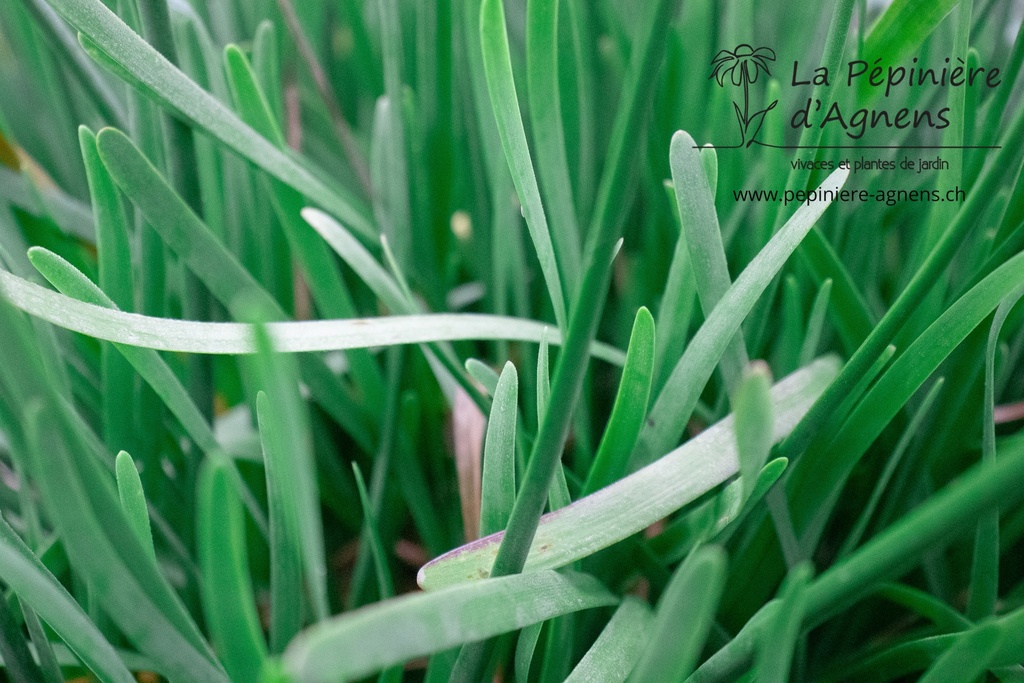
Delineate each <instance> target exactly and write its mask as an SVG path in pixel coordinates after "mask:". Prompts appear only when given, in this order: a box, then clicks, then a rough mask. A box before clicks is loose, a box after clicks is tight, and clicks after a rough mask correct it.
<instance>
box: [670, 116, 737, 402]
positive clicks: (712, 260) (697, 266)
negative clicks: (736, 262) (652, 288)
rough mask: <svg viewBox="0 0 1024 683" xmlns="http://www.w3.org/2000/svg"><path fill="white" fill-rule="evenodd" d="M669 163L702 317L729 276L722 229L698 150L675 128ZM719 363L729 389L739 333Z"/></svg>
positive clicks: (734, 380)
mask: <svg viewBox="0 0 1024 683" xmlns="http://www.w3.org/2000/svg"><path fill="white" fill-rule="evenodd" d="M669 166H670V167H671V169H672V185H673V187H674V188H675V194H676V204H677V206H678V207H679V220H680V224H681V225H682V228H683V230H684V231H685V232H686V244H687V247H688V248H689V250H690V261H691V263H692V264H693V274H694V277H695V278H696V281H697V295H698V297H700V303H701V308H702V309H703V310H704V316H705V318H706V317H707V316H709V315H711V312H712V311H713V310H714V308H715V306H717V305H718V303H719V302H720V301H721V299H722V297H723V296H724V295H725V293H726V292H727V291H728V290H729V287H730V285H732V279H731V278H730V277H729V265H728V263H727V262H726V259H725V246H724V245H723V244H722V231H721V229H720V228H719V227H718V214H717V213H716V212H715V197H714V194H713V193H712V192H711V185H710V183H709V181H708V176H707V173H706V172H705V169H704V163H703V161H702V160H701V152H700V150H699V149H697V146H696V143H694V141H693V138H692V137H690V136H689V134H687V133H686V132H685V131H677V132H676V133H675V135H673V136H672V143H671V146H670V148H669ZM719 362H720V364H721V367H722V376H723V377H724V378H725V386H726V387H727V388H728V389H729V390H730V391H731V390H733V389H734V388H735V386H736V383H737V382H739V379H740V376H741V375H742V374H743V368H744V367H745V366H746V365H747V349H746V345H745V344H744V342H743V334H742V332H740V333H738V334H737V335H736V336H735V337H733V339H731V340H730V341H729V345H728V347H727V348H726V350H725V352H724V353H723V354H722V358H721V360H720V361H719Z"/></svg>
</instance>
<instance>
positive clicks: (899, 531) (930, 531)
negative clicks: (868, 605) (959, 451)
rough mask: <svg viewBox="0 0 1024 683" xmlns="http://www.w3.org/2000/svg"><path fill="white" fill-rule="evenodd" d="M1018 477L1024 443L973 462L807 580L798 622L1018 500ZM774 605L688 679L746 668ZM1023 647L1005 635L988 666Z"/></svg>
mask: <svg viewBox="0 0 1024 683" xmlns="http://www.w3.org/2000/svg"><path fill="white" fill-rule="evenodd" d="M1021 477H1024V441H1017V442H1007V446H1006V447H1005V448H1004V449H1001V452H1000V454H999V457H998V458H997V459H996V461H995V463H983V464H980V465H976V466H974V467H973V468H971V470H970V471H968V472H967V473H966V474H964V475H962V476H961V477H959V478H958V479H957V480H956V481H954V482H953V483H952V484H950V485H949V486H947V487H946V488H944V489H942V490H941V491H938V492H937V493H935V494H934V495H932V496H931V497H929V498H928V499H927V500H926V501H924V502H923V503H921V504H920V505H919V506H917V507H916V508H914V509H913V510H911V511H910V512H909V513H908V514H907V515H906V516H905V517H903V518H902V519H900V520H899V521H898V522H896V523H895V524H893V525H892V526H890V527H888V528H887V529H886V530H885V531H883V532H881V533H880V534H878V535H877V536H875V537H874V538H872V539H871V540H870V541H868V542H867V543H865V544H864V546H863V547H862V548H860V549H859V550H858V551H857V552H855V553H853V554H851V555H850V556H849V557H847V558H846V559H844V560H841V561H839V562H837V563H835V564H833V565H832V566H831V567H829V568H828V569H827V570H826V571H825V572H823V573H822V574H821V576H819V577H818V578H817V579H816V580H815V581H813V582H812V583H811V584H810V585H809V586H808V588H807V611H806V617H805V621H804V624H805V627H809V626H814V625H816V624H819V623H821V622H822V621H824V620H825V619H826V618H828V617H829V616H832V615H834V614H837V613H838V612H840V611H841V610H843V609H845V608H846V607H847V606H849V605H850V604H851V603H852V602H854V601H855V600H857V599H858V598H860V597H863V596H864V595H865V594H866V593H868V592H870V590H871V589H872V587H874V586H876V585H877V584H879V583H881V582H884V581H886V580H891V579H893V578H897V577H899V576H901V575H902V574H904V573H906V572H907V571H909V570H910V569H912V568H913V567H914V566H915V565H916V564H917V563H918V562H919V561H920V559H921V557H922V556H923V555H924V554H926V553H929V552H934V551H935V550H937V549H939V548H942V547H944V546H945V545H946V544H948V543H949V541H950V540H952V539H953V538H955V537H956V536H957V535H958V533H962V531H963V529H964V528H965V527H968V526H969V525H970V524H971V523H973V522H974V521H976V520H977V518H978V517H979V516H980V515H981V514H982V513H983V512H985V511H987V510H988V509H989V508H991V507H992V506H993V505H998V506H999V507H1009V506H1011V505H1014V504H1016V503H1018V502H1019V501H1020V500H1021V499H1022V498H1024V488H1021V486H1020V481H1021ZM775 604H777V603H774V602H771V603H768V605H766V606H765V607H764V608H762V609H761V611H759V612H758V613H757V614H756V615H755V616H754V617H753V618H752V619H751V620H750V621H748V622H747V625H746V626H744V627H743V629H742V630H741V631H740V632H739V633H738V634H737V635H736V637H735V638H734V639H733V640H731V641H730V642H729V643H728V644H727V645H726V646H725V647H723V648H722V649H721V650H719V651H718V652H717V653H715V655H713V656H712V657H711V658H710V659H708V660H707V661H705V662H704V664H702V665H701V667H700V668H699V669H698V670H697V671H696V672H695V673H694V675H693V676H692V677H691V679H690V681H691V683H709V682H710V681H721V680H725V679H728V678H731V677H732V676H733V675H734V674H735V673H737V672H739V671H740V670H741V669H742V668H743V667H745V666H747V665H748V664H749V663H750V661H751V658H752V656H753V653H754V647H755V643H756V639H757V638H758V637H759V633H760V631H761V629H762V628H763V627H764V624H765V621H766V617H767V614H766V610H767V609H768V607H769V606H772V605H775ZM771 609H774V607H771ZM1020 632H1021V631H1020V624H1019V623H1018V624H1015V625H1014V626H1013V627H1012V628H1011V627H1010V626H1009V624H1008V625H1007V628H1006V629H1004V633H1005V634H1010V633H1015V634H1016V633H1020ZM937 645H938V644H937ZM1022 645H1024V639H1022V638H1020V637H1014V638H1004V640H1003V643H1002V645H1001V646H1000V648H999V649H998V651H997V653H996V654H995V655H994V657H993V661H992V662H991V664H992V665H1007V664H1011V663H1015V662H1017V661H1018V660H1019V658H1020V657H1019V652H1020V647H1021V646H1022Z"/></svg>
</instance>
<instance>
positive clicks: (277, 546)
mask: <svg viewBox="0 0 1024 683" xmlns="http://www.w3.org/2000/svg"><path fill="white" fill-rule="evenodd" d="M268 403H269V402H268V400H267V396H266V394H265V393H263V392H262V391H260V392H259V393H258V394H257V395H256V415H257V421H258V423H259V428H260V443H261V444H262V445H263V462H264V468H265V471H266V479H267V507H268V509H269V513H270V515H269V516H270V525H269V527H270V528H269V531H270V536H269V541H270V629H269V631H270V651H271V652H274V653H279V652H282V651H283V650H284V648H285V646H286V645H287V644H288V642H289V641H290V640H291V639H292V638H293V637H294V636H295V634H296V633H298V632H299V630H300V629H301V628H302V550H301V543H302V541H301V539H300V538H299V531H298V526H299V523H298V520H297V519H295V517H296V515H297V513H298V511H297V510H296V509H295V508H294V507H293V506H290V505H289V504H288V503H289V500H290V499H291V497H292V495H293V492H289V491H285V490H284V486H285V483H286V482H289V481H291V480H292V477H291V476H289V470H290V468H289V464H290V463H289V462H288V452H287V449H285V450H281V447H282V446H284V445H285V444H282V436H283V435H281V434H280V433H279V432H280V426H279V425H278V424H277V422H278V420H274V419H273V418H271V417H269V415H270V414H271V413H273V412H274V410H273V408H272V407H271V406H269V405H268ZM271 423H273V426H271Z"/></svg>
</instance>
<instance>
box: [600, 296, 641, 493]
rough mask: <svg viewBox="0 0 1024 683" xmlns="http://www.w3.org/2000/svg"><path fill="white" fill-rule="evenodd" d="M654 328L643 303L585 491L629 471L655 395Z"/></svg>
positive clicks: (634, 325) (607, 482) (635, 321)
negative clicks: (632, 455)
mask: <svg viewBox="0 0 1024 683" xmlns="http://www.w3.org/2000/svg"><path fill="white" fill-rule="evenodd" d="M654 329H655V328H654V318H652V317H651V313H650V311H648V310H647V309H646V308H644V307H641V308H640V310H638V311H637V312H636V318H635V319H634V320H633V331H632V332H631V333H630V336H629V347H628V348H627V349H626V364H625V365H624V366H623V368H622V379H621V380H620V381H619V390H618V393H616V394H615V403H614V404H613V405H612V414H611V417H609V418H608V426H607V427H605V431H604V434H603V435H602V436H601V443H600V445H599V446H598V447H597V455H596V456H595V457H594V464H593V465H591V467H590V472H589V473H588V474H587V481H586V483H585V484H584V485H583V495H587V494H589V493H593V492H594V491H596V490H597V489H599V488H603V487H605V486H607V485H608V484H611V483H612V482H614V481H617V480H618V479H619V478H621V477H622V475H623V474H624V473H625V472H626V464H627V461H628V458H629V454H630V453H631V452H632V451H633V446H634V445H636V439H637V435H639V433H640V428H641V427H642V426H643V423H644V417H646V415H647V404H648V402H649V401H650V397H651V382H652V380H653V379H654V377H653V375H654V340H655V332H654Z"/></svg>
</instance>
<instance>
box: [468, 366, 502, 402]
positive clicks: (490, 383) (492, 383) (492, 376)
mask: <svg viewBox="0 0 1024 683" xmlns="http://www.w3.org/2000/svg"><path fill="white" fill-rule="evenodd" d="M466 372H468V373H469V376H470V377H472V378H473V379H475V380H476V381H477V382H479V383H480V384H481V385H482V386H483V388H484V391H486V392H487V395H488V396H494V392H495V391H497V390H498V380H499V377H498V373H496V372H495V371H494V370H492V369H491V366H490V365H487V364H486V363H484V362H483V361H479V360H477V359H476V358H467V359H466Z"/></svg>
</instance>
